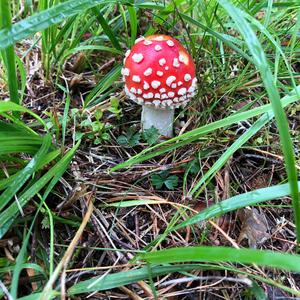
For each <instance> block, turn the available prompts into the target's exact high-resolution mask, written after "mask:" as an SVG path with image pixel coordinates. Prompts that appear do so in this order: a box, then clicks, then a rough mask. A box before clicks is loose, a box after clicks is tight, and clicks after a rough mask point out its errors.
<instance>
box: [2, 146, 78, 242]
mask: <svg viewBox="0 0 300 300" xmlns="http://www.w3.org/2000/svg"><path fill="white" fill-rule="evenodd" d="M79 144H80V142H78V143H77V144H76V145H75V146H74V147H73V148H72V149H71V150H70V151H69V152H68V153H67V154H66V155H65V156H64V157H63V158H62V159H61V160H60V161H58V162H57V163H56V164H55V165H54V166H53V167H52V168H51V169H50V170H49V171H48V172H47V173H46V174H44V175H43V176H42V177H41V178H39V179H38V180H37V181H36V182H35V183H34V184H32V185H31V186H30V187H29V188H28V189H26V190H25V191H24V192H22V193H21V194H20V195H18V202H14V203H12V204H11V205H10V206H9V207H8V208H7V209H6V210H4V211H3V212H2V213H1V214H0V224H6V223H7V222H11V221H12V220H15V219H16V218H17V216H18V214H19V209H20V207H23V206H24V205H25V204H26V203H27V202H28V201H29V200H30V199H31V198H32V197H33V196H34V195H36V194H37V193H39V192H40V190H41V189H42V188H43V187H45V186H46V184H47V183H49V182H50V183H49V185H48V188H47V190H46V192H45V195H44V198H46V195H47V194H48V193H49V192H50V190H51V189H52V188H53V186H54V185H55V184H56V183H57V181H58V180H59V178H60V176H61V175H62V174H63V173H64V172H65V170H66V168H67V167H68V165H69V163H70V161H71V159H72V157H73V155H74V154H75V152H76V150H77V148H78V147H79ZM2 233H3V232H2ZM0 238H2V236H0Z"/></svg>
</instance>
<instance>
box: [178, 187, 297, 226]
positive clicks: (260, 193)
mask: <svg viewBox="0 0 300 300" xmlns="http://www.w3.org/2000/svg"><path fill="white" fill-rule="evenodd" d="M298 186H299V187H300V181H299V182H298ZM290 192H291V189H290V186H289V184H288V183H286V184H281V185H275V186H271V187H267V188H262V189H257V190H254V191H251V192H248V193H243V194H240V195H237V196H233V197H231V198H228V199H226V200H223V201H221V202H219V203H216V204H214V205H212V206H210V207H208V208H206V209H204V210H203V211H201V212H200V213H198V214H196V215H194V216H193V217H191V218H189V219H187V220H186V221H184V222H182V223H180V224H178V225H176V226H175V227H174V228H173V229H172V230H177V229H180V228H183V227H186V226H190V225H193V224H196V223H198V222H200V221H204V220H208V219H210V218H214V217H217V216H220V215H223V214H225V213H227V212H230V211H235V210H237V209H239V208H243V207H246V206H251V205H257V204H258V203H261V202H265V201H270V200H274V199H278V198H281V197H286V196H288V195H289V194H290Z"/></svg>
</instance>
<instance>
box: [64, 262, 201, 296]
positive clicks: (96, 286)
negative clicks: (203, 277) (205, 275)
mask: <svg viewBox="0 0 300 300" xmlns="http://www.w3.org/2000/svg"><path fill="white" fill-rule="evenodd" d="M202 268H203V267H202V266H199V265H180V266H156V267H153V266H151V267H150V271H151V276H152V277H154V276H159V275H163V274H169V273H173V272H179V271H180V272H181V271H182V272H183V271H189V270H194V269H202ZM149 275H150V274H149V268H148V267H144V268H140V269H137V270H130V271H126V272H118V273H115V274H109V275H107V276H104V277H103V276H97V277H93V278H91V279H88V280H84V281H81V282H79V283H77V284H75V285H73V286H72V287H71V288H70V289H69V290H68V295H69V296H73V295H77V294H82V293H91V292H94V291H104V290H108V289H113V288H116V287H119V286H124V285H127V284H130V283H134V282H138V281H140V280H145V279H148V278H149Z"/></svg>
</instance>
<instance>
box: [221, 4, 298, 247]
mask: <svg viewBox="0 0 300 300" xmlns="http://www.w3.org/2000/svg"><path fill="white" fill-rule="evenodd" d="M219 2H220V4H221V5H222V6H223V7H224V9H225V10H226V11H227V13H228V14H229V15H230V16H231V18H232V19H233V21H234V22H235V25H236V27H237V29H238V30H239V31H240V33H241V34H242V36H243V37H244V39H245V42H246V44H247V46H248V49H249V51H250V53H251V55H252V58H253V62H254V64H255V66H256V68H257V69H258V70H259V72H260V74H261V78H262V81H263V83H264V86H265V88H266V91H267V93H268V96H269V100H270V102H271V105H272V110H273V112H274V115H275V119H276V124H277V126H278V130H279V136H280V143H281V149H282V152H283V155H284V162H285V168H286V172H287V176H288V180H289V184H290V188H291V197H292V200H293V211H294V218H295V225H296V235H297V242H298V243H300V197H299V189H298V185H297V180H298V179H297V177H298V174H297V170H296V167H295V154H294V148H293V142H292V139H291V136H290V132H289V123H288V120H287V117H286V115H285V112H284V110H283V106H282V103H281V101H280V94H279V91H278V89H277V87H276V81H275V79H274V76H273V74H272V71H271V69H270V66H269V63H268V61H267V58H266V55H265V53H264V51H263V48H262V45H261V44H260V42H259V40H258V38H257V36H256V35H255V33H254V31H253V30H252V28H251V26H250V24H249V23H248V22H247V20H246V19H245V17H244V14H243V12H242V11H241V10H240V9H238V8H237V7H235V6H233V5H232V4H231V3H230V2H228V1H227V0H220V1H219Z"/></svg>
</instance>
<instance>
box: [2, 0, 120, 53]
mask: <svg viewBox="0 0 300 300" xmlns="http://www.w3.org/2000/svg"><path fill="white" fill-rule="evenodd" d="M115 2H116V1H113V0H69V1H65V2H62V3H60V4H58V5H55V6H52V7H51V8H49V9H47V10H44V11H41V12H39V13H37V14H34V15H33V16H30V17H28V18H26V19H24V20H22V21H20V22H18V23H16V24H14V25H13V26H12V27H11V29H2V30H0V49H4V48H6V47H8V46H12V45H13V44H15V43H16V42H18V41H20V40H22V39H25V38H28V37H29V36H31V35H33V34H35V33H36V32H39V31H43V30H44V29H47V28H48V27H50V26H52V25H55V24H58V23H60V22H62V21H65V20H66V18H69V17H72V16H74V15H77V14H80V13H82V12H84V11H85V10H87V9H89V8H92V7H94V6H96V5H99V4H101V5H104V4H111V3H115Z"/></svg>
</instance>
